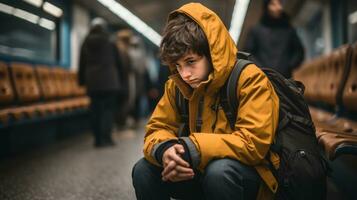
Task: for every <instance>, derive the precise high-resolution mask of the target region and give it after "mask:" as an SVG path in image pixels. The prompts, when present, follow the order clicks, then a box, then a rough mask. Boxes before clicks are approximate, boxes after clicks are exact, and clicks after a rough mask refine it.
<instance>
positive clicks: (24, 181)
mask: <svg viewBox="0 0 357 200" xmlns="http://www.w3.org/2000/svg"><path fill="white" fill-rule="evenodd" d="M143 128H144V125H143V124H142V125H141V126H140V127H138V128H136V129H127V130H122V131H115V133H114V138H115V142H116V144H117V145H116V146H114V147H109V148H101V149H96V148H94V147H93V145H92V143H93V139H92V136H91V135H90V134H89V133H88V134H82V135H79V136H75V137H72V138H69V139H66V140H63V141H60V142H58V143H56V144H54V145H51V146H48V147H45V148H43V149H41V150H39V149H38V150H35V151H32V152H27V153H25V154H23V155H21V156H18V157H17V158H15V159H11V160H5V161H2V162H1V163H0V199H1V200H8V199H11V200H29V199H31V200H42V199H43V200H51V199H56V200H90V199H93V200H101V199H103V200H104V199H105V200H110V199H113V200H114V199H115V200H132V199H135V194H134V190H133V187H132V184H131V169H132V166H133V165H134V163H135V162H136V161H137V160H138V159H139V158H140V157H141V156H142V151H141V149H142V143H143V136H144V129H143Z"/></svg>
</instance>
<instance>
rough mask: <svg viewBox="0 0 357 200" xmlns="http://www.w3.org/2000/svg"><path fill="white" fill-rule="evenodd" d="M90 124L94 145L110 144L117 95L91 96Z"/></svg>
mask: <svg viewBox="0 0 357 200" xmlns="http://www.w3.org/2000/svg"><path fill="white" fill-rule="evenodd" d="M90 98H91V122H92V129H93V133H94V138H95V144H96V145H101V144H105V143H112V142H113V141H112V137H111V134H112V125H113V121H114V113H115V107H116V103H117V102H116V99H117V95H115V94H111V93H110V94H95V95H94V94H91V95H90Z"/></svg>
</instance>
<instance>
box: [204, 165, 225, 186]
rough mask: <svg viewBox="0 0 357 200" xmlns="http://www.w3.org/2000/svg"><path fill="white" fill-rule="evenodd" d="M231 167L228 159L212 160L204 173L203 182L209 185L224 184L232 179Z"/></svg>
mask: <svg viewBox="0 0 357 200" xmlns="http://www.w3.org/2000/svg"><path fill="white" fill-rule="evenodd" d="M229 176H230V169H229V162H228V159H219V160H214V161H211V162H210V163H209V164H208V165H207V167H206V169H205V173H204V178H203V184H205V186H207V187H208V188H209V187H215V186H219V185H222V183H225V182H227V181H229V180H230V178H229Z"/></svg>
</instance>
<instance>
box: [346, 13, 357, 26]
mask: <svg viewBox="0 0 357 200" xmlns="http://www.w3.org/2000/svg"><path fill="white" fill-rule="evenodd" d="M348 21H349V22H350V24H355V23H357V11H355V12H353V13H351V14H349V16H348Z"/></svg>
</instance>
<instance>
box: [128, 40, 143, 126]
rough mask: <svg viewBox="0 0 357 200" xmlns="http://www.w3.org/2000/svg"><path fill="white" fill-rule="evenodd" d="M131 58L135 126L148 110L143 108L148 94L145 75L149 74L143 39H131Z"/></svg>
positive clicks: (132, 112)
mask: <svg viewBox="0 0 357 200" xmlns="http://www.w3.org/2000/svg"><path fill="white" fill-rule="evenodd" d="M128 53H129V56H130V59H131V67H132V71H133V75H134V77H133V79H134V81H133V83H132V84H133V85H134V87H133V88H131V91H130V92H132V93H133V94H134V102H133V103H134V106H133V109H132V110H131V116H132V117H133V119H134V126H135V124H136V123H137V122H139V120H140V118H141V117H142V116H143V114H144V113H145V110H143V109H146V108H145V107H144V106H143V104H142V103H143V101H144V95H145V93H146V89H147V87H146V86H145V74H146V73H147V67H146V56H147V55H146V51H145V46H144V43H143V41H142V39H141V38H140V37H139V36H137V35H133V36H132V37H131V38H130V47H129V51H128Z"/></svg>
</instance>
